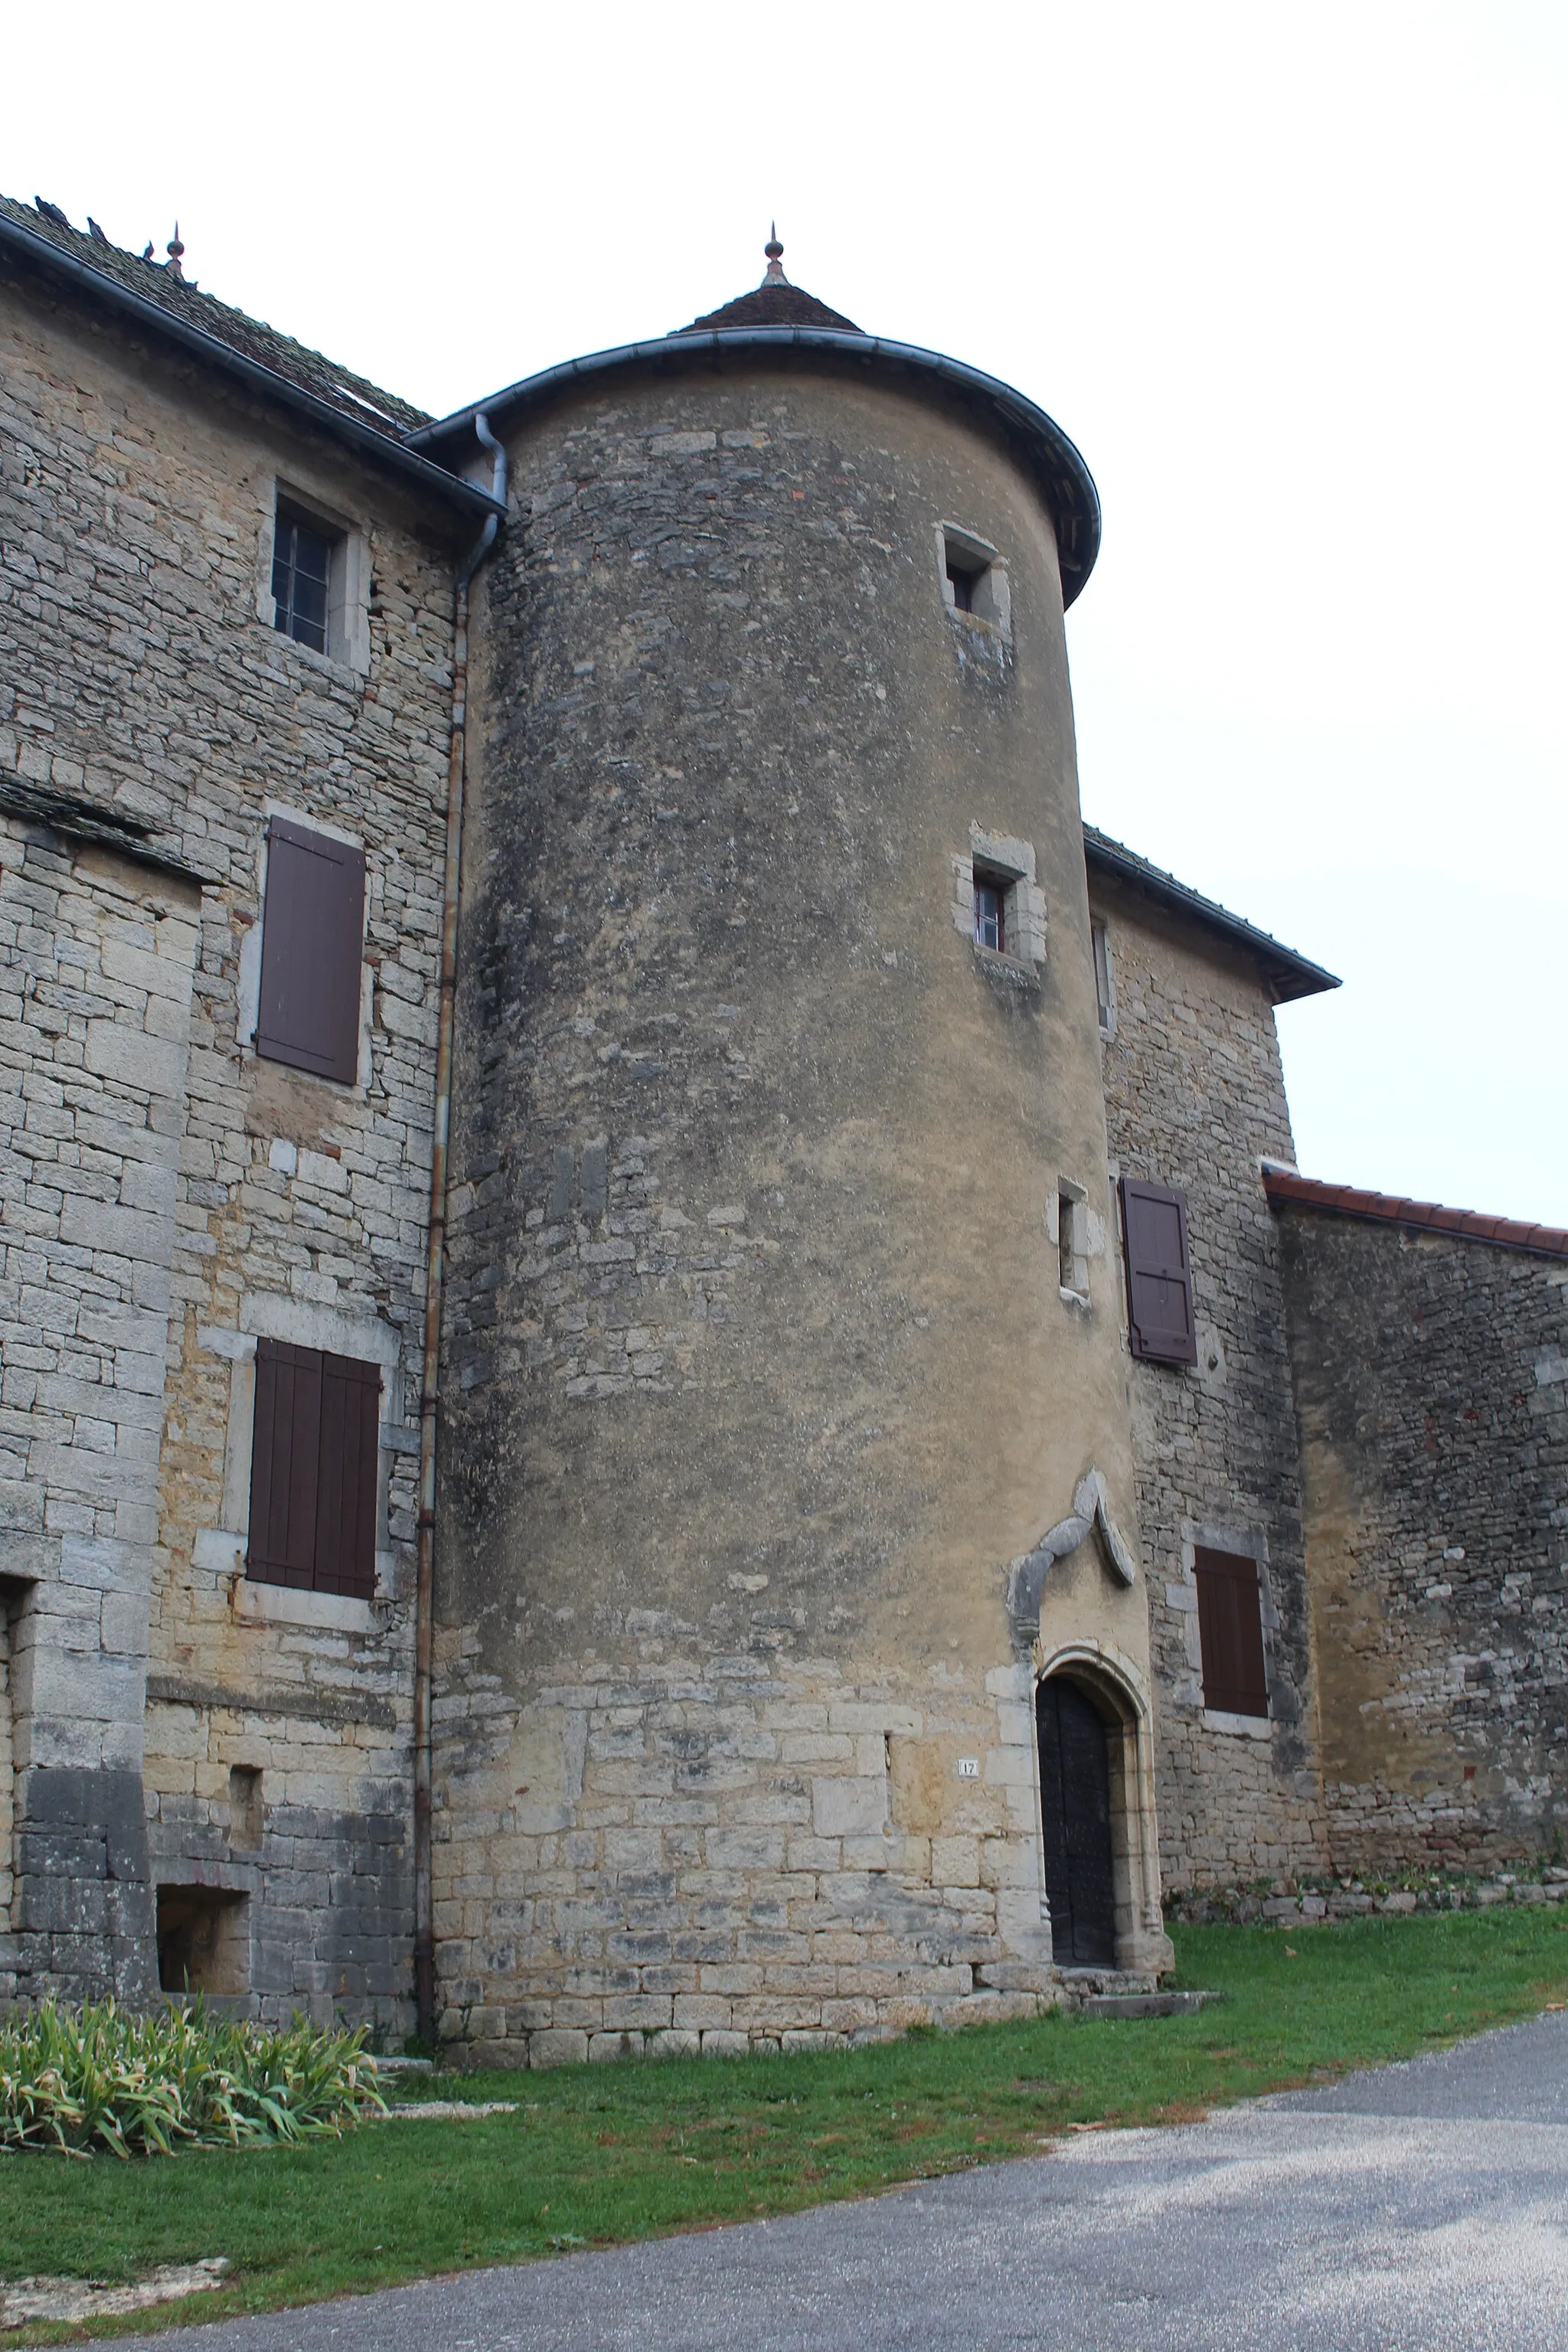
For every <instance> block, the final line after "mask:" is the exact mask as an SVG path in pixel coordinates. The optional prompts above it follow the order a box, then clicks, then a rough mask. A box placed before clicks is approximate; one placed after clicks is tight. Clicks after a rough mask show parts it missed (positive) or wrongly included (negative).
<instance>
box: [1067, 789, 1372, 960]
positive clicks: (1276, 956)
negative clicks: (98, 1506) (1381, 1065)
mask: <svg viewBox="0 0 1568 2352" xmlns="http://www.w3.org/2000/svg"><path fill="white" fill-rule="evenodd" d="M1083 854H1084V859H1085V862H1086V863H1087V864H1088V865H1089V866H1099V867H1100V869H1101V870H1102V872H1105V873H1108V874H1114V875H1116V876H1117V877H1119V878H1120V879H1121V881H1123V882H1131V884H1132V885H1133V886H1134V887H1135V888H1137V889H1140V890H1142V892H1143V893H1144V895H1145V896H1146V897H1147V898H1153V899H1156V900H1158V902H1159V903H1160V904H1161V905H1162V906H1165V907H1169V908H1172V909H1173V912H1175V913H1177V914H1183V915H1191V916H1193V917H1194V918H1195V919H1196V920H1197V921H1198V922H1200V923H1203V924H1205V925H1206V926H1207V928H1208V929H1210V930H1214V931H1220V932H1223V933H1224V935H1225V937H1226V939H1229V940H1235V941H1236V942H1237V945H1238V946H1239V947H1245V948H1247V949H1248V950H1250V951H1251V953H1252V954H1253V955H1255V956H1256V957H1257V959H1258V962H1259V963H1261V964H1262V965H1263V966H1264V968H1265V970H1266V971H1267V972H1268V976H1269V978H1270V979H1271V980H1272V981H1273V982H1274V985H1275V999H1274V1001H1275V1003H1277V1004H1288V1003H1291V1002H1292V1001H1293V1000H1294V999H1295V998H1297V997H1300V996H1319V995H1321V994H1322V992H1323V991H1324V990H1325V989H1330V988H1339V987H1341V986H1342V984H1343V983H1342V982H1341V981H1340V980H1339V979H1338V978H1337V977H1336V976H1335V974H1334V973H1333V972H1331V971H1325V970H1324V968H1323V966H1322V965H1321V963H1313V962H1312V961H1310V958H1308V957H1307V956H1304V955H1298V954H1297V952H1296V950H1295V949H1294V948H1288V947H1286V946H1285V944H1284V943H1283V941H1282V940H1277V939H1276V938H1275V937H1274V936H1273V934H1272V932H1269V931H1260V930H1259V929H1258V927H1257V925H1256V924H1255V923H1249V922H1247V920H1246V919H1245V917H1243V916H1241V915H1233V914H1232V913H1231V912H1230V910H1229V908H1226V907H1220V906H1216V905H1215V901H1214V900H1213V899H1212V898H1205V897H1204V896H1203V894H1202V892H1201V891H1198V890H1193V889H1190V888H1189V887H1188V886H1187V885H1186V883H1184V882H1178V881H1177V879H1176V877H1175V876H1174V875H1173V874H1167V873H1166V872H1165V869H1164V867H1163V866H1151V864H1150V863H1149V860H1148V859H1147V858H1146V857H1140V856H1139V855H1138V853H1137V851H1136V850H1134V849H1128V848H1127V847H1126V846H1125V845H1123V844H1122V843H1121V842H1120V841H1112V840H1111V838H1110V835H1109V834H1104V833H1100V832H1097V831H1096V829H1095V827H1094V826H1093V825H1091V824H1086V825H1085V826H1084V829H1083Z"/></svg>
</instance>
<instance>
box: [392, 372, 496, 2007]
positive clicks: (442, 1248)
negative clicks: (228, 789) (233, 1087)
mask: <svg viewBox="0 0 1568 2352" xmlns="http://www.w3.org/2000/svg"><path fill="white" fill-rule="evenodd" d="M474 431H475V433H476V434H477V435H478V436H479V442H480V445H481V446H483V447H484V448H486V449H488V450H489V452H490V456H491V459H492V461H493V475H492V484H493V487H492V493H491V494H492V496H493V497H494V499H495V500H496V503H497V505H498V506H502V507H504V505H505V503H506V488H507V468H506V451H505V450H504V449H503V448H502V447H501V445H500V442H499V441H498V440H497V439H496V437H495V435H494V434H493V433H492V432H491V431H490V428H489V419H488V418H487V417H485V416H482V415H476V417H475V418H474ZM499 530H500V517H499V516H497V515H490V516H489V517H488V518H487V520H486V522H485V527H484V529H483V530H482V531H481V532H480V533H479V539H478V540H477V541H476V542H475V544H474V546H473V548H472V550H471V551H470V552H469V554H468V560H467V562H465V563H464V564H463V566H462V569H461V570H460V571H459V572H458V579H457V593H456V598H455V608H456V609H455V612H454V615H453V627H452V732H451V740H450V749H449V753H448V759H447V877H446V886H445V888H444V890H443V893H442V901H441V1002H440V1015H439V1020H438V1023H437V1033H436V1122H435V1132H434V1134H433V1136H432V1139H431V1146H430V1241H429V1251H428V1255H427V1257H426V1269H425V1373H424V1380H423V1382H422V1385H421V1389H420V1395H419V1552H418V1563H419V1565H418V1576H417V1580H416V1586H415V1603H414V1997H415V2006H416V2011H417V2016H418V2027H419V2037H420V2039H421V2041H423V2042H434V2040H435V2038H436V1905H435V1884H434V1879H433V1875H432V1869H431V1859H432V1857H431V1837H432V1823H431V1816H430V1760H431V1757H430V1750H431V1739H430V1714H431V1701H432V1696H433V1692H432V1685H433V1679H434V1667H435V1623H436V1417H437V1387H438V1383H439V1378H440V1366H441V1293H442V1286H443V1282H444V1279H445V1275H446V1259H447V1144H448V1141H449V1139H450V1134H451V1124H452V1038H453V1031H454V1028H455V1026H456V1021H457V1003H458V894H459V889H460V887H461V878H462V864H463V791H464V783H465V779H466V767H467V752H468V583H469V582H470V581H471V580H472V578H473V576H474V574H475V572H477V571H478V570H479V566H480V564H481V563H482V562H484V560H485V558H486V556H487V555H488V554H489V551H490V550H491V548H492V547H493V546H494V545H495V542H496V534H497V532H498V531H499Z"/></svg>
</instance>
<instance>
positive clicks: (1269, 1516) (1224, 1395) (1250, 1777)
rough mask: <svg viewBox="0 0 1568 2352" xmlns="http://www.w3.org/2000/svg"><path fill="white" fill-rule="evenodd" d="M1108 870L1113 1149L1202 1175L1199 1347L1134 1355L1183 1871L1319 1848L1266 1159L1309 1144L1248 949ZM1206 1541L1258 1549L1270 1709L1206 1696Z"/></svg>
mask: <svg viewBox="0 0 1568 2352" xmlns="http://www.w3.org/2000/svg"><path fill="white" fill-rule="evenodd" d="M1090 887H1091V898H1092V901H1093V904H1094V908H1095V911H1096V912H1097V914H1100V915H1101V916H1103V918H1104V919H1105V921H1106V924H1107V936H1108V940H1109V944H1110V958H1111V965H1112V971H1113V977H1114V987H1115V1026H1114V1034H1113V1035H1111V1036H1110V1038H1109V1039H1108V1040H1107V1042H1106V1045H1105V1048H1104V1069H1105V1103H1106V1120H1107V1126H1108V1129H1109V1134H1110V1150H1111V1155H1112V1160H1113V1165H1114V1169H1115V1171H1116V1172H1117V1173H1118V1174H1120V1175H1124V1176H1140V1177H1146V1178H1148V1179H1150V1180H1151V1181H1154V1182H1156V1183H1161V1184H1170V1185H1173V1186H1176V1187H1177V1188H1179V1189H1180V1190H1181V1191H1183V1192H1185V1194H1186V1196H1187V1202H1188V1211H1189V1242H1190V1247H1191V1254H1192V1265H1193V1282H1194V1306H1195V1312H1196V1318H1197V1342H1198V1360H1197V1362H1196V1364H1195V1365H1193V1366H1181V1365H1171V1364H1149V1363H1142V1362H1137V1361H1134V1362H1133V1363H1132V1365H1131V1386H1132V1404H1133V1430H1134V1439H1135V1444H1136V1450H1137V1459H1138V1515H1139V1524H1140V1528H1141V1530H1142V1538H1143V1543H1144V1548H1145V1553H1146V1557H1147V1559H1148V1573H1149V1596H1150V1616H1151V1641H1152V1651H1153V1657H1154V1664H1155V1677H1156V1682H1157V1685H1158V1692H1159V1700H1158V1706H1159V1734H1158V1759H1159V1762H1158V1773H1159V1779H1158V1786H1159V1815H1160V1838H1161V1852H1162V1856H1163V1870H1164V1874H1165V1877H1166V1879H1167V1881H1168V1882H1169V1883H1170V1884H1171V1885H1173V1886H1186V1885H1203V1884H1205V1883H1212V1882H1226V1881H1230V1880H1234V1879H1238V1878H1239V1879H1247V1878H1252V1877H1255V1876H1258V1875H1261V1874H1266V1873H1267V1874H1275V1873H1279V1872H1290V1871H1296V1870H1302V1869H1311V1868H1314V1867H1321V1865H1322V1863H1323V1860H1324V1856H1325V1848H1324V1843H1323V1837H1324V1831H1323V1819H1322V1809H1321V1792H1320V1787H1319V1781H1318V1776H1317V1770H1316V1756H1315V1748H1314V1735H1315V1720H1314V1706H1315V1700H1314V1696H1313V1692H1312V1686H1311V1675H1310V1643H1309V1635H1308V1621H1307V1594H1306V1582H1305V1567H1304V1555H1303V1545H1302V1534H1301V1504H1300V1481H1299V1475H1298V1466H1297V1458H1296V1426H1295V1418H1294V1412H1293V1408H1292V1402H1291V1392H1290V1368H1289V1360H1288V1357H1287V1351H1286V1344H1285V1331H1284V1299H1283V1295H1282V1292H1281V1289H1280V1277H1279V1245H1278V1240H1277V1236H1276V1234H1275V1231H1274V1225H1273V1221H1272V1219H1271V1218H1270V1215H1269V1213H1268V1204H1267V1202H1266V1201H1265V1199H1264V1195H1263V1191H1262V1186H1261V1184H1260V1182H1259V1181H1258V1162H1259V1160H1261V1159H1265V1158H1267V1159H1273V1160H1285V1161H1293V1160H1294V1151H1293V1148H1292V1144H1291V1138H1290V1123H1289V1110H1288V1108H1287V1106H1286V1100H1285V1087H1284V1078H1283V1076H1282V1073H1281V1070H1280V1064H1279V1040H1278V1035H1277V1033H1276V1029H1275V1024H1274V1014H1273V1008H1272V1004H1271V1002H1270V999H1269V997H1268V992H1267V990H1266V988H1265V987H1264V985H1263V983H1262V981H1261V979H1260V977H1259V975H1258V971H1257V969H1256V967H1255V966H1254V965H1253V964H1252V963H1251V961H1250V959H1248V958H1247V957H1246V956H1245V954H1244V953H1243V952H1241V951H1239V950H1233V949H1232V948H1230V947H1229V946H1228V944H1227V943H1226V942H1224V941H1222V940H1218V939H1217V938H1215V937H1213V936H1212V935H1208V934H1205V933H1203V932H1201V931H1200V930H1199V929H1197V928H1196V927H1195V926H1191V925H1188V924H1185V923H1183V922H1179V921H1178V920H1176V919H1171V918H1168V917H1167V916H1165V915H1164V914H1163V911H1162V910H1159V909H1158V908H1155V907H1154V906H1153V905H1152V904H1151V903H1150V902H1149V901H1147V900H1145V899H1144V898H1142V897H1141V896H1139V895H1137V894H1135V893H1134V892H1133V891H1131V890H1130V889H1128V888H1126V887H1123V886H1121V885H1120V884H1118V883H1117V882H1116V881H1115V880H1114V879H1113V878H1111V877H1107V876H1105V875H1102V874H1100V873H1094V874H1093V875H1092V877H1091V886H1090ZM1122 1312H1123V1315H1124V1316H1125V1297H1123V1302H1122ZM1194 1544H1212V1545H1214V1546H1215V1547H1216V1548H1218V1549H1228V1550H1233V1551H1240V1552H1244V1553H1251V1554H1252V1555H1253V1557H1255V1558H1258V1559H1259V1560H1260V1563H1261V1579H1262V1586H1263V1609H1264V1647H1265V1654H1266V1658H1267V1664H1268V1686H1269V1720H1268V1724H1267V1726H1264V1725H1261V1724H1258V1725H1254V1724H1250V1723H1247V1722H1246V1721H1245V1720H1244V1719H1243V1718H1240V1717H1228V1716H1222V1717H1215V1716H1214V1715H1212V1714H1209V1713H1207V1712H1206V1711H1205V1707H1204V1705H1203V1685H1202V1678H1201V1674H1200V1671H1199V1664H1200V1654H1199V1648H1198V1629H1197V1594H1196V1589H1195V1586H1194V1580H1193V1572H1192V1553H1193V1547H1194Z"/></svg>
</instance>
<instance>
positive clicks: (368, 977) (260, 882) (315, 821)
mask: <svg viewBox="0 0 1568 2352" xmlns="http://www.w3.org/2000/svg"><path fill="white" fill-rule="evenodd" d="M306 650H307V651H308V650H309V648H308V647H307V648H306ZM275 816H280V817H282V818H283V819H284V820H285V822H286V823H287V824H297V825H301V826H303V827H304V829H305V830H306V831H307V832H310V833H321V834H324V835H326V837H327V839H328V840H329V841H341V842H342V843H344V844H345V845H346V846H347V847H349V848H350V849H358V850H362V851H363V853H364V931H363V940H369V937H370V918H371V908H372V904H373V901H374V896H375V892H376V887H377V880H378V877H377V872H376V866H375V861H374V857H373V856H372V854H371V846H370V844H369V843H368V842H367V841H366V839H365V837H364V835H363V833H354V832H353V831H352V830H351V829H350V827H349V826H347V825H342V824H333V823H332V821H331V818H330V817H323V816H320V815H318V814H317V813H316V811H315V810H314V809H306V808H300V806H299V804H298V803H296V802H293V801H279V800H274V799H272V798H271V796H270V795H268V798H267V799H266V800H264V801H263V802H262V803H261V826H260V830H259V833H258V837H257V843H256V920H255V921H254V922H253V923H252V924H251V925H250V926H249V928H248V929H247V931H246V934H245V937H244V938H243V940H241V941H240V947H239V981H238V986H237V991H236V1005H235V1041H236V1043H237V1045H238V1047H239V1050H240V1053H241V1055H250V1056H251V1057H252V1058H253V1059H254V1058H255V1057H256V1024H257V1022H258V1019H259V1018H260V1015H261V942H262V939H263V936H264V933H265V929H266V922H267V860H268V851H269V847H270V844H269V842H268V825H269V824H270V823H271V821H272V819H273V818H274V817H275ZM374 1014H375V973H374V970H373V968H372V966H371V964H370V962H369V961H368V960H367V959H366V957H365V955H364V952H363V941H362V947H361V952H360V968H359V1051H358V1054H357V1055H356V1058H355V1068H354V1076H353V1084H352V1085H349V1084H348V1083H347V1082H346V1081H344V1080H343V1079H342V1078H329V1077H325V1076H322V1075H321V1072H319V1071H315V1070H300V1069H293V1068H292V1066H291V1065H289V1064H287V1063H281V1064H279V1065H278V1066H279V1068H287V1069H290V1071H291V1075H292V1076H294V1077H296V1078H299V1079H300V1080H301V1081H302V1082H303V1083H304V1084H305V1085H306V1086H312V1087H331V1089H332V1091H333V1092H334V1093H335V1094H340V1095H345V1096H347V1097H348V1098H349V1100H350V1101H351V1102H363V1101H364V1100H365V1099H366V1097H368V1095H369V1092H370V1081H371V1032H372V1028H373V1025H374ZM338 1352H339V1353H342V1352H344V1351H343V1350H341V1349H340V1350H339V1351H338Z"/></svg>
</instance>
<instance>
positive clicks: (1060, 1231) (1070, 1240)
mask: <svg viewBox="0 0 1568 2352" xmlns="http://www.w3.org/2000/svg"><path fill="white" fill-rule="evenodd" d="M1077 1215H1078V1204H1077V1202H1074V1201H1072V1200H1069V1199H1068V1195H1067V1193H1065V1192H1059V1193H1058V1195H1057V1259H1058V1272H1059V1279H1060V1282H1061V1286H1062V1288H1063V1289H1064V1290H1077V1288H1078V1279H1077V1276H1078V1267H1077V1263H1076V1260H1077V1255H1078V1254H1077V1250H1076V1248H1075V1246H1074V1244H1075V1243H1076V1241H1077V1234H1076V1233H1075V1232H1074V1222H1075V1220H1076V1218H1077Z"/></svg>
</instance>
